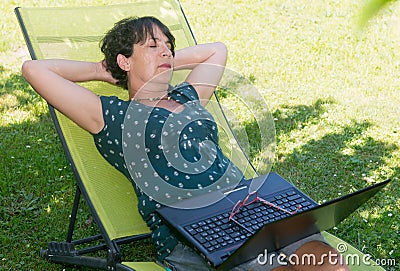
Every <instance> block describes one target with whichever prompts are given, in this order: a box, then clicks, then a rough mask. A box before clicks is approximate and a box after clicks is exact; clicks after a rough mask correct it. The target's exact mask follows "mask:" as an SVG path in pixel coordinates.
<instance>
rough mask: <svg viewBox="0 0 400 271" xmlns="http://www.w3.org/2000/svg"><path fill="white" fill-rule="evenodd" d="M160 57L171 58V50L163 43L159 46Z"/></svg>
mask: <svg viewBox="0 0 400 271" xmlns="http://www.w3.org/2000/svg"><path fill="white" fill-rule="evenodd" d="M161 56H163V57H171V56H172V51H171V49H170V48H169V46H168V45H167V44H165V43H163V45H162V46H161Z"/></svg>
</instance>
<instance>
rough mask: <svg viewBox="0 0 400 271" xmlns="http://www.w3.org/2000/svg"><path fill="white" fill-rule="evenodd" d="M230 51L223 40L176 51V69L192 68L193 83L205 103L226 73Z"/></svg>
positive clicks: (191, 77) (190, 80)
mask: <svg viewBox="0 0 400 271" xmlns="http://www.w3.org/2000/svg"><path fill="white" fill-rule="evenodd" d="M227 55H228V51H227V48H226V46H225V45H224V44H223V43H221V42H215V43H207V44H199V45H195V46H191V47H187V48H184V49H181V50H178V51H176V53H175V58H174V69H175V70H183V69H190V70H191V72H190V73H189V75H188V77H187V78H186V81H187V82H188V83H190V84H192V85H193V86H194V87H195V89H196V91H197V93H198V95H199V97H200V99H201V100H202V103H203V104H206V103H207V102H208V100H209V99H210V97H211V95H212V93H213V91H214V90H215V88H216V86H217V85H218V84H219V81H220V80H221V77H222V75H223V73H224V69H225V65H226V59H227Z"/></svg>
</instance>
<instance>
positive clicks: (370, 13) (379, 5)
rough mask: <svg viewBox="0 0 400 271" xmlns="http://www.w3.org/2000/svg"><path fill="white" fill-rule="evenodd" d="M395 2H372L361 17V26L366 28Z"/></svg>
mask: <svg viewBox="0 0 400 271" xmlns="http://www.w3.org/2000/svg"><path fill="white" fill-rule="evenodd" d="M393 1H395V0H371V1H369V2H368V3H367V4H366V5H365V6H364V8H363V10H362V12H361V17H360V26H361V27H364V26H365V25H366V24H367V23H368V21H369V20H371V18H372V17H374V16H375V15H376V14H377V13H378V12H379V11H380V10H381V9H383V8H384V7H385V6H386V5H387V4H389V2H393Z"/></svg>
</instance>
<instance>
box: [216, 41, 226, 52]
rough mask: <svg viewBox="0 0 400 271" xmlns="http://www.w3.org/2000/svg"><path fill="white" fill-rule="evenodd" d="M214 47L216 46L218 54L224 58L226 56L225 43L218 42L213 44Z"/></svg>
mask: <svg viewBox="0 0 400 271" xmlns="http://www.w3.org/2000/svg"><path fill="white" fill-rule="evenodd" d="M215 46H216V51H217V52H218V53H219V54H221V55H224V56H227V55H228V48H227V47H226V45H225V43H223V42H220V41H219V42H216V43H215Z"/></svg>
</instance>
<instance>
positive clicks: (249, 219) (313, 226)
mask: <svg viewBox="0 0 400 271" xmlns="http://www.w3.org/2000/svg"><path fill="white" fill-rule="evenodd" d="M253 181H256V182H257V183H262V185H261V186H260V188H259V189H258V191H257V192H258V196H259V197H260V198H262V199H264V200H266V201H268V202H269V203H270V204H272V205H273V206H271V205H267V204H265V202H264V203H263V202H260V201H256V202H254V203H252V204H249V205H246V206H243V207H241V208H240V209H239V210H238V211H237V212H236V213H235V215H234V216H233V217H232V218H231V219H229V218H230V215H231V211H232V208H233V206H234V205H235V204H236V203H237V202H238V201H239V200H243V199H244V198H245V197H246V196H247V195H248V191H249V186H250V183H251V182H250V181H244V182H242V183H240V184H239V185H238V186H237V187H236V188H235V189H234V190H232V191H228V192H225V193H224V194H225V195H224V197H223V198H222V199H221V200H219V201H218V202H216V203H213V204H211V205H209V206H206V207H202V208H196V209H187V208H186V207H187V206H190V204H191V203H190V202H191V201H193V206H199V205H197V204H198V202H199V200H200V201H201V197H202V196H198V197H197V198H194V199H187V200H184V203H183V206H185V208H184V209H181V208H179V204H176V205H174V207H169V206H163V207H161V208H159V209H158V210H157V212H158V214H159V215H160V216H161V218H162V219H163V220H164V221H165V222H166V223H167V224H168V225H169V226H170V227H171V229H173V230H174V231H175V232H176V233H177V234H178V236H180V237H181V240H183V241H184V242H185V243H186V244H188V245H189V246H191V247H192V248H194V249H195V250H196V251H197V252H198V253H199V254H200V255H201V256H202V257H203V258H204V259H205V261H206V262H207V263H208V264H209V265H210V266H211V267H213V268H215V269H217V270H230V269H231V268H232V267H234V266H237V265H239V264H241V263H244V262H246V261H248V260H250V259H254V258H256V257H257V256H258V255H259V254H261V253H264V252H265V250H266V249H267V251H275V250H277V249H279V248H282V247H284V246H286V245H288V244H291V243H293V242H295V241H298V240H300V239H302V238H305V237H307V236H309V235H312V234H314V233H317V232H320V231H324V230H327V229H330V228H332V227H334V226H336V225H338V224H339V223H340V222H341V221H342V220H343V219H345V218H346V217H347V216H349V215H350V214H351V213H352V212H353V211H355V210H356V209H357V208H358V207H359V206H361V205H362V204H363V203H364V202H366V201H367V200H368V199H369V198H371V197H372V196H373V195H375V194H376V193H377V192H378V191H379V190H380V189H382V188H383V187H384V186H386V185H387V184H388V183H389V182H390V179H388V180H386V181H383V182H380V183H377V184H375V185H372V186H370V187H367V188H364V189H361V190H359V191H356V192H354V193H351V194H349V195H345V196H342V197H340V198H337V199H334V200H331V201H328V202H325V203H323V204H321V205H318V204H317V203H316V202H315V201H314V200H313V199H311V198H310V197H308V196H307V195H306V194H304V193H303V192H302V191H300V190H299V189H298V188H296V187H295V186H294V185H293V184H291V183H289V182H288V181H286V180H285V179H283V178H282V177H281V176H279V175H278V174H277V173H270V174H268V175H264V176H259V177H256V178H255V179H253ZM214 193H217V192H214ZM218 193H223V192H218ZM209 196H210V195H208V194H207V195H205V196H204V197H209ZM215 196H218V195H215ZM299 206H301V207H300V208H299Z"/></svg>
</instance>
